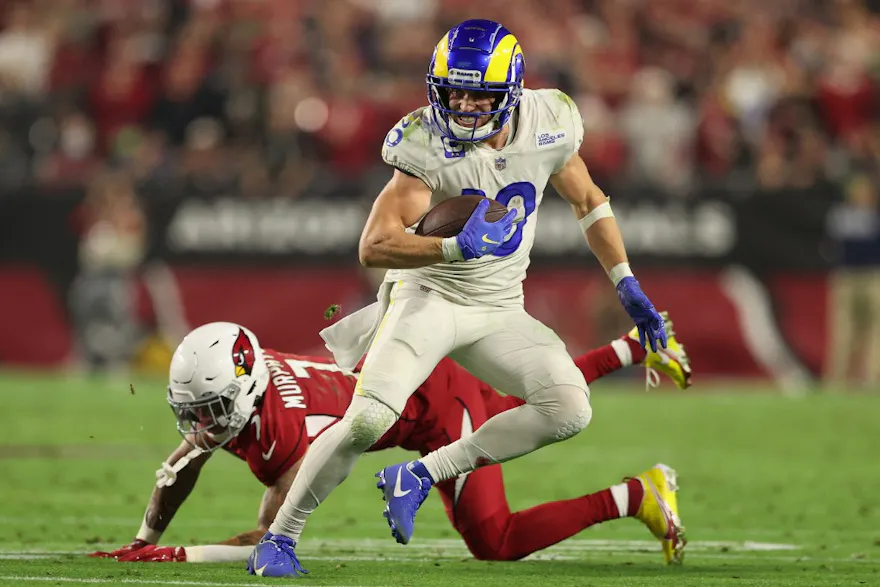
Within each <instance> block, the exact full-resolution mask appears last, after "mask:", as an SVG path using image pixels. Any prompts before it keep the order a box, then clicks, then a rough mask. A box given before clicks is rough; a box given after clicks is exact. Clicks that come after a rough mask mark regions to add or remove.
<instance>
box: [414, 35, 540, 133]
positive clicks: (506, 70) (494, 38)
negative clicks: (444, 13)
mask: <svg viewBox="0 0 880 587" xmlns="http://www.w3.org/2000/svg"><path fill="white" fill-rule="evenodd" d="M524 73H525V59H524V57H523V52H522V48H521V47H520V45H519V41H517V40H516V37H514V36H513V34H511V32H510V31H509V30H507V29H506V28H504V27H503V26H502V25H500V24H499V23H497V22H493V21H491V20H466V21H464V22H463V23H461V24H459V25H457V26H455V27H453V28H452V30H450V31H449V32H448V33H446V35H445V36H444V37H443V38H442V39H440V42H439V43H437V47H436V48H435V49H434V56H433V57H432V58H431V67H430V70H429V71H428V76H427V82H428V102H429V103H430V104H431V107H432V110H433V116H434V122H435V123H436V124H437V126H438V127H439V129H440V133H441V134H442V135H443V136H444V137H446V138H447V139H450V140H453V141H459V142H465V143H476V142H478V141H482V140H485V139H487V138H489V137H491V136H492V135H494V134H497V133H498V132H500V131H501V129H502V128H504V125H505V124H507V122H508V121H509V120H510V117H511V116H512V115H513V112H514V109H515V108H516V107H517V105H518V104H519V100H520V96H521V95H522V88H523V75H524ZM450 89H470V90H478V91H484V92H493V93H497V96H498V98H497V99H496V100H495V102H494V105H493V108H492V110H491V111H490V112H457V111H454V110H451V109H450V108H449V90H450ZM486 115H489V116H491V117H492V118H491V120H489V121H488V122H487V123H485V124H483V125H480V126H476V125H474V126H473V127H468V126H463V125H461V124H458V123H457V122H456V121H455V120H454V119H453V116H472V117H474V118H477V117H480V116H486Z"/></svg>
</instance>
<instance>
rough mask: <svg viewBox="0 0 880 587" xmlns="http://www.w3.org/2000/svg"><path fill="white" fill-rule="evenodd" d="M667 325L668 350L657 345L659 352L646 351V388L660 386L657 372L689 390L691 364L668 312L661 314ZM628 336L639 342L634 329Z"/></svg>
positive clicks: (636, 330) (681, 387)
mask: <svg viewBox="0 0 880 587" xmlns="http://www.w3.org/2000/svg"><path fill="white" fill-rule="evenodd" d="M660 315H661V316H662V317H663V320H664V321H665V323H666V348H665V349H664V348H661V347H660V345H657V352H654V351H652V350H651V349H650V347H649V348H647V349H645V350H646V351H647V353H648V355H647V356H646V357H645V362H644V365H645V388H646V389H647V388H651V387H657V386H658V385H659V384H660V376H659V375H657V372H658V371H659V372H660V373H663V374H664V375H666V376H667V377H669V378H670V379H671V380H672V382H673V383H675V385H676V387H678V388H679V389H687V388H688V387H690V386H691V375H692V373H691V362H690V359H689V358H688V356H687V352H686V351H685V350H684V345H683V344H681V343H680V342H678V340H677V339H676V338H675V330H673V329H672V320H670V319H669V313H668V312H660ZM627 336H628V337H629V338H630V339H632V340H634V341H636V342H639V330H638V328H633V329H632V330H630V331H629V333H628V334H627Z"/></svg>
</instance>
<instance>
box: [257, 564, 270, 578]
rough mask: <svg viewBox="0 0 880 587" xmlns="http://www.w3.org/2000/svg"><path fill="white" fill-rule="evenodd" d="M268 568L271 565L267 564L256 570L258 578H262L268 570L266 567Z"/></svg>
mask: <svg viewBox="0 0 880 587" xmlns="http://www.w3.org/2000/svg"><path fill="white" fill-rule="evenodd" d="M268 566H269V563H266V564H265V565H263V566H262V567H260V568H258V569H254V573H256V575H257V576H258V577H262V576H263V571H265V570H266V567H268Z"/></svg>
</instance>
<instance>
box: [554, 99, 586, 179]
mask: <svg viewBox="0 0 880 587" xmlns="http://www.w3.org/2000/svg"><path fill="white" fill-rule="evenodd" d="M553 94H554V97H555V99H556V100H558V101H559V102H560V103H561V104H560V105H558V106H559V111H558V120H559V123H560V126H561V127H562V129H563V130H564V131H565V132H566V134H569V133H570V136H571V140H570V141H565V142H564V143H563V148H561V149H560V157H559V162H558V163H557V165H556V168H555V169H554V170H553V173H554V174H556V173H559V172H560V171H561V170H562V168H563V167H565V164H566V163H568V160H569V159H571V158H572V157H573V156H574V154H575V153H577V152H578V151H580V149H581V145H582V144H583V142H584V119H583V117H581V112H580V110H579V109H578V107H577V104H575V101H574V100H572V99H571V96H569V95H568V94H566V93H565V92H563V91H561V90H553Z"/></svg>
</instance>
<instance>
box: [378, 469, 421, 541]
mask: <svg viewBox="0 0 880 587" xmlns="http://www.w3.org/2000/svg"><path fill="white" fill-rule="evenodd" d="M412 466H413V463H411V462H410V463H400V464H397V465H391V466H390V467H385V468H384V469H382V470H381V471H379V472H378V473H376V477H378V478H379V482H378V483H376V487H378V488H379V489H381V490H382V499H384V500H385V511H384V512H382V515H383V516H384V517H385V519H386V520H388V525H389V526H391V535H392V536H394V539H395V540H397V542H399V543H400V544H407V543H408V542H409V541H410V539H411V538H412V535H413V526H414V525H415V521H416V512H417V511H418V509H419V507H420V506H421V505H422V503H423V502H424V501H425V498H426V497H428V491H430V490H431V480H430V479H426V478H424V477H419V476H418V475H416V474H415V473H413V471H412Z"/></svg>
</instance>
